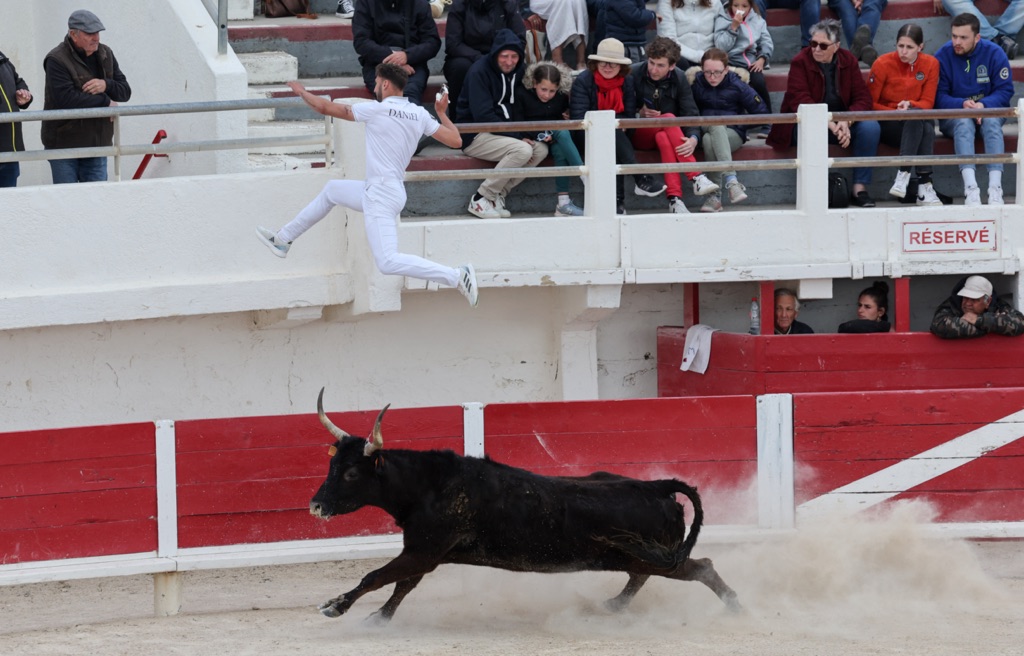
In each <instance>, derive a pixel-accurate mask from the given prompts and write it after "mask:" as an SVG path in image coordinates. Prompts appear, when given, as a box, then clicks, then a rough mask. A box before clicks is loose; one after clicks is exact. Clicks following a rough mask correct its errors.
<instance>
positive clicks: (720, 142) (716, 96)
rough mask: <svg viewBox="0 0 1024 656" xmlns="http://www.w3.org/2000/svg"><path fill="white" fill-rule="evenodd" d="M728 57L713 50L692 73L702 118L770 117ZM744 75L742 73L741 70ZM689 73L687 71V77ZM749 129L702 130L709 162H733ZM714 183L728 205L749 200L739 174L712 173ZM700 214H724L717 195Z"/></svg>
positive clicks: (720, 127) (712, 127) (722, 127)
mask: <svg viewBox="0 0 1024 656" xmlns="http://www.w3.org/2000/svg"><path fill="white" fill-rule="evenodd" d="M728 64H729V56H728V55H727V54H726V53H725V51H724V50H720V49H718V48H711V49H710V50H708V51H707V52H705V53H704V56H703V57H701V62H700V72H697V71H696V70H695V69H691V71H692V72H693V74H694V77H693V99H694V101H695V102H696V103H697V109H699V110H700V114H701V116H735V115H738V114H767V113H768V106H767V104H765V101H764V99H762V98H761V95H760V94H759V93H757V92H756V91H754V90H753V89H752V88H751V87H750V85H749V84H747V83H746V81H744V80H743V79H742V78H741V77H740V75H739V74H737V73H736V72H734V71H732V70H730V69H729V66H728ZM740 70H741V71H742V72H743V73H746V71H743V69H740ZM689 74H690V71H687V75H689ZM747 128H748V126H746V125H706V126H703V127H701V129H700V131H701V146H702V147H703V148H704V157H705V159H707V160H708V161H718V162H731V161H732V154H733V152H734V151H736V150H738V149H739V148H740V146H742V145H743V143H744V142H745V141H746V140H747ZM711 178H712V180H713V181H714V182H715V183H716V184H717V185H718V186H719V187H722V188H724V189H725V190H726V191H728V192H729V201H730V202H732V203H739V202H741V201H744V200H746V199H747V194H746V187H744V186H743V185H742V184H740V182H739V180H738V179H737V177H736V171H725V172H724V173H721V172H716V173H711ZM700 211H701V212H720V211H722V198H721V196H720V195H719V193H718V192H716V193H713V194H710V195H709V196H708V198H707V200H706V201H705V202H704V205H703V206H702V207H701V208H700Z"/></svg>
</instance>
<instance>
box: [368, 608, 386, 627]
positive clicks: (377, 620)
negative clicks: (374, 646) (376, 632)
mask: <svg viewBox="0 0 1024 656" xmlns="http://www.w3.org/2000/svg"><path fill="white" fill-rule="evenodd" d="M390 621H391V616H390V615H388V614H387V613H385V612H384V611H381V610H378V611H374V612H372V613H370V614H369V615H367V617H366V622H365V623H366V624H367V625H369V626H385V625H387V623H388V622H390Z"/></svg>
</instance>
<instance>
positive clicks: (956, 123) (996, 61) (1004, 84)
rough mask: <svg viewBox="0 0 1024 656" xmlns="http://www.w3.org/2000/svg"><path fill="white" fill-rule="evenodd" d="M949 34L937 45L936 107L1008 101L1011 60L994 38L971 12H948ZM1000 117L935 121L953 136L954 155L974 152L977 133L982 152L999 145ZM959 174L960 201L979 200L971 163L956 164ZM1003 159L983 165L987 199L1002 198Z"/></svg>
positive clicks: (970, 106)
mask: <svg viewBox="0 0 1024 656" xmlns="http://www.w3.org/2000/svg"><path fill="white" fill-rule="evenodd" d="M951 29H952V38H951V40H950V42H949V43H947V44H946V45H944V46H942V47H941V48H939V51H938V52H936V53H935V58H936V59H938V60H939V87H938V89H937V91H936V93H935V108H936V109H983V108H986V107H988V108H992V107H1009V106H1010V98H1012V97H1013V79H1012V77H1011V75H1010V60H1009V59H1007V58H1006V53H1005V52H1003V49H1002V48H1000V47H999V46H998V45H996V44H995V43H993V42H991V41H988V40H987V39H982V38H981V24H980V23H979V21H978V17H977V16H975V15H974V14H966V13H965V14H960V15H959V16H956V17H954V18H953V24H952V28H951ZM1005 122H1006V119H1005V118H995V117H986V118H978V119H974V118H951V119H944V120H942V121H940V123H939V128H940V129H941V130H942V133H943V134H944V135H946V136H947V137H951V138H952V139H953V146H954V148H955V150H956V154H957V155H974V154H975V153H974V140H975V139H976V138H977V133H978V132H979V131H980V132H981V137H982V139H983V140H984V142H985V152H986V153H988V154H1001V153H1003V151H1004V144H1003V123H1005ZM960 175H962V176H963V179H964V197H965V200H964V205H967V206H968V207H977V206H979V205H981V190H980V189H979V188H978V181H977V178H976V176H975V167H974V164H961V165H960ZM1002 177H1003V165H1002V164H989V165H988V204H989V205H1002V204H1003V182H1002Z"/></svg>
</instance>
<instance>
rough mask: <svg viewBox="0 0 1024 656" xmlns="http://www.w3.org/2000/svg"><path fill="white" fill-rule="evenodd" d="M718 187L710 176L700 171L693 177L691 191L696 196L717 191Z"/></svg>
mask: <svg viewBox="0 0 1024 656" xmlns="http://www.w3.org/2000/svg"><path fill="white" fill-rule="evenodd" d="M719 189H720V187H719V186H718V185H716V184H715V183H714V182H712V181H711V178H709V177H708V176H706V175H704V174H703V173H701V174H700V175H698V176H697V177H696V178H694V179H693V193H694V194H696V195H697V196H707V195H708V194H713V193H715V192H716V191H718V190H719Z"/></svg>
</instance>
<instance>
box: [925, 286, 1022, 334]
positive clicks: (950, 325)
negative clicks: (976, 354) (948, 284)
mask: <svg viewBox="0 0 1024 656" xmlns="http://www.w3.org/2000/svg"><path fill="white" fill-rule="evenodd" d="M931 331H932V334H933V335H936V336H938V337H941V338H943V339H965V338H970V337H981V336H982V335H988V334H990V333H994V334H997V335H1006V336H1007V337H1016V336H1018V335H1024V314H1021V313H1020V312H1019V311H1018V310H1017V309H1016V308H1014V307H1013V306H1011V305H1010V304H1009V303H1007V302H1006V301H1003V300H1002V299H998V298H996V297H995V296H993V294H992V283H991V282H989V281H988V280H987V279H986V278H984V277H983V276H970V277H967V278H963V279H961V280H960V282H958V283H957V285H956V286H955V287H953V294H952V295H951V296H950V297H949V298H948V299H946V300H945V301H944V302H943V303H942V305H940V306H939V307H938V309H936V310H935V316H934V317H932V325H931Z"/></svg>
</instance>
